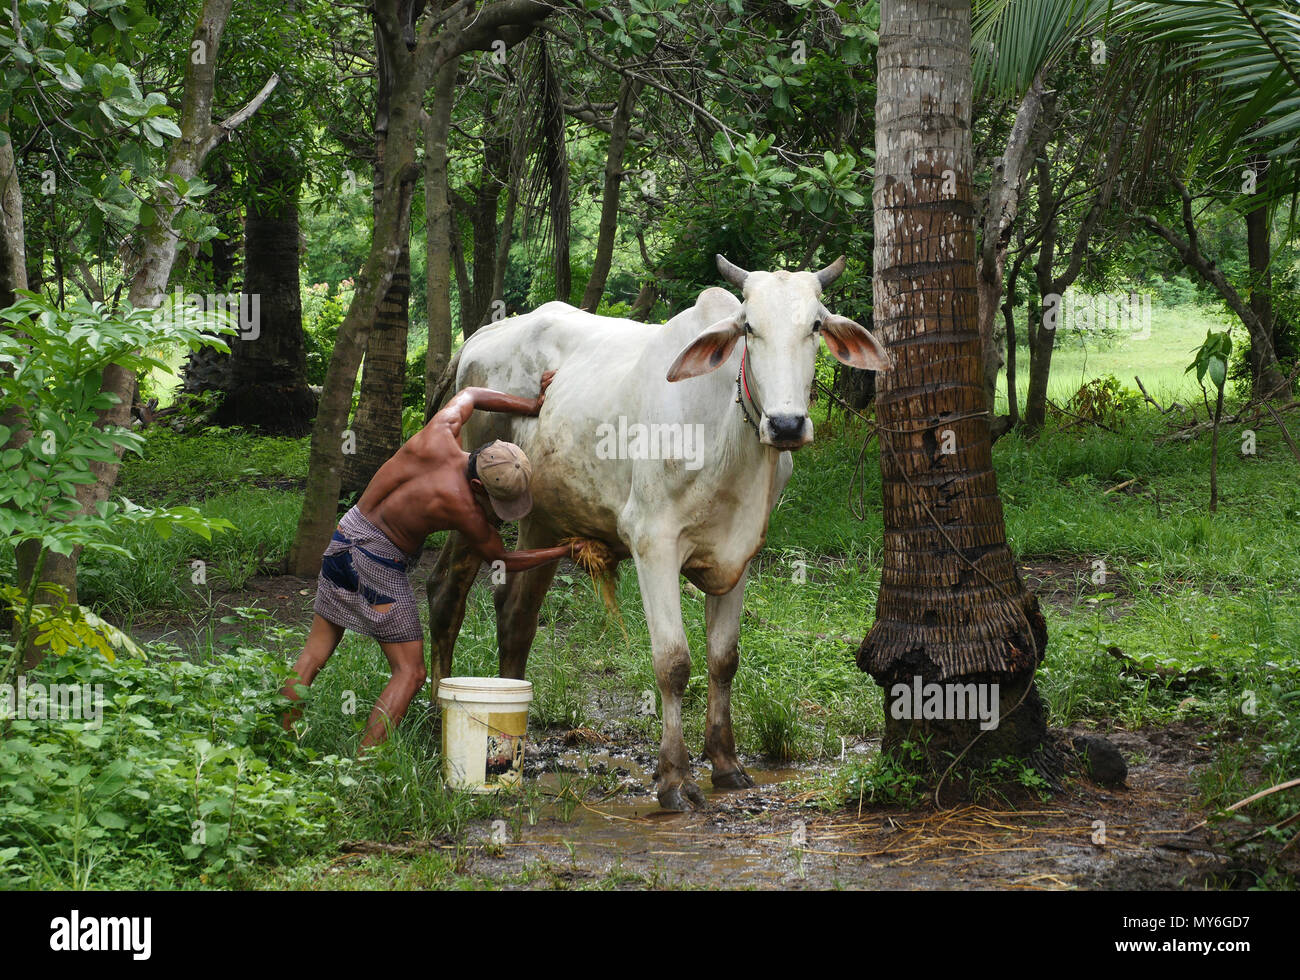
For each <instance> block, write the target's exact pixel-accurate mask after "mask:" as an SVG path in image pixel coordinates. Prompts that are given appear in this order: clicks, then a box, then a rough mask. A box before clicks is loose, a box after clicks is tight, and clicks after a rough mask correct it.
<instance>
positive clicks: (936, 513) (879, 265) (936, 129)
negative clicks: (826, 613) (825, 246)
mask: <svg viewBox="0 0 1300 980" xmlns="http://www.w3.org/2000/svg"><path fill="white" fill-rule="evenodd" d="M880 9H881V18H880V19H881V24H880V48H879V60H878V65H879V69H878V82H877V86H878V87H877V100H876V174H875V189H874V193H873V203H874V218H875V242H876V246H875V261H874V269H875V275H874V277H873V290H874V298H875V308H874V314H873V315H874V320H875V323H876V325H877V327H878V328H879V330H880V332H881V334H882V336H883V338H884V340H885V342H886V344H887V345H888V346H889V348H890V350H891V352H892V354H893V355H894V357H895V358H896V365H895V368H894V370H892V371H888V372H883V373H882V374H881V375H880V377H879V378H877V395H876V413H877V418H878V419H879V421H880V424H881V426H882V429H881V432H880V442H881V447H882V451H881V456H880V468H881V476H882V481H883V497H884V525H885V547H884V567H883V569H882V575H881V586H880V595H879V599H878V601H877V606H876V622H875V624H874V625H873V626H872V628H871V631H870V632H869V633H868V634H867V636H866V638H865V639H864V640H863V641H862V645H861V647H860V648H859V650H858V665H859V666H860V667H861V668H862V669H863V670H865V671H868V672H870V674H871V675H872V677H873V678H874V679H875V680H876V682H877V683H878V684H880V685H881V686H882V687H883V688H885V691H886V704H885V718H886V721H885V725H886V729H885V750H886V751H889V752H891V753H896V752H897V750H898V747H899V745H900V744H901V743H902V742H903V741H904V740H919V739H921V738H922V737H927V736H928V738H929V741H928V742H927V744H926V753H927V755H928V757H929V761H930V762H931V764H938V763H939V762H941V761H948V760H951V759H952V757H953V755H951V754H949V753H952V754H957V753H962V752H965V753H966V755H965V762H966V763H967V764H969V765H979V764H982V763H983V762H985V761H987V760H989V759H992V758H994V757H998V756H1002V755H1007V754H1017V755H1027V754H1029V753H1031V752H1033V751H1034V750H1035V749H1036V748H1037V747H1038V746H1039V745H1040V744H1041V743H1042V741H1043V738H1044V736H1045V734H1046V721H1045V717H1044V712H1043V707H1042V704H1041V701H1040V700H1039V698H1038V696H1037V692H1036V690H1035V687H1034V682H1033V677H1034V671H1035V668H1036V667H1037V665H1038V664H1039V662H1040V661H1041V660H1042V657H1043V651H1044V647H1045V645H1046V639H1047V636H1046V626H1045V624H1044V621H1043V618H1042V616H1041V615H1040V614H1039V612H1038V603H1037V599H1036V598H1035V597H1034V595H1033V593H1032V592H1028V591H1026V589H1025V588H1024V585H1023V583H1022V582H1021V580H1020V577H1019V575H1018V573H1017V570H1016V566H1015V563H1014V561H1013V560H1012V555H1011V551H1010V549H1009V548H1008V547H1007V543H1006V529H1005V526H1004V523H1003V515H1002V503H1001V500H1000V499H999V497H998V492H997V479H996V476H995V474H994V471H993V466H992V441H991V439H990V436H989V425H988V419H987V417H986V415H985V414H984V412H985V408H986V400H985V395H984V384H983V343H982V341H981V337H980V331H979V298H978V292H977V284H976V278H975V227H974V217H973V215H974V207H973V201H972V189H971V177H972V156H973V153H972V149H971V135H970V134H971V128H970V123H971V88H972V80H971V60H970V2H969V0H914V2H910V3H903V2H901V0H883V2H882V3H881V8H880ZM945 173H948V176H949V178H954V177H955V183H956V193H955V194H945V193H944V185H945V183H948V182H949V181H948V180H946V179H945ZM914 678H920V679H921V681H922V683H974V684H997V685H998V686H999V687H998V692H997V702H998V704H999V706H1000V707H999V719H1000V721H999V724H998V725H997V727H996V728H994V729H992V730H990V731H987V732H986V731H982V729H981V728H980V723H979V721H978V720H972V719H971V718H969V717H961V718H958V717H953V716H952V715H953V714H955V713H949V716H948V717H943V718H931V719H926V720H907V719H904V718H899V717H897V714H898V711H897V710H896V709H897V707H898V705H899V703H900V702H899V699H898V696H897V694H896V692H895V689H894V687H895V685H897V684H906V685H911V684H912V682H913V680H914ZM986 690H988V691H989V692H990V693H991V689H986Z"/></svg>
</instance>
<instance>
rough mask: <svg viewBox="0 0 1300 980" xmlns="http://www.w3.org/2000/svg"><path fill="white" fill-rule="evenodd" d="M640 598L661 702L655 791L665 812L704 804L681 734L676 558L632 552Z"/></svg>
mask: <svg viewBox="0 0 1300 980" xmlns="http://www.w3.org/2000/svg"><path fill="white" fill-rule="evenodd" d="M634 558H635V560H636V572H637V578H638V580H639V582H640V585H641V601H642V603H643V604H644V605H645V614H646V624H647V625H648V626H649V627H650V649H651V651H652V653H653V655H654V667H655V680H656V681H657V682H658V683H659V695H660V698H661V699H662V705H663V712H662V714H663V738H662V740H661V741H660V744H659V772H658V786H657V791H658V795H659V805H660V806H661V807H663V808H664V809H665V810H689V809H691V808H692V807H702V806H704V794H703V793H702V792H700V788H699V786H697V785H696V784H695V782H694V781H693V780H692V779H691V760H690V756H689V755H688V754H687V752H686V740H685V739H684V738H683V737H682V695H683V694H684V693H685V692H686V683H687V681H689V680H690V679H691V651H690V648H689V647H688V646H687V644H686V630H685V628H684V627H683V626H682V595H681V582H680V578H679V576H680V568H681V562H680V559H679V558H678V556H677V554H676V553H675V552H668V551H666V550H664V549H663V548H662V546H660V548H658V549H656V550H655V551H653V552H650V553H642V552H640V551H639V550H637V551H635V552H634Z"/></svg>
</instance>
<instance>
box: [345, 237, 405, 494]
mask: <svg viewBox="0 0 1300 980" xmlns="http://www.w3.org/2000/svg"><path fill="white" fill-rule="evenodd" d="M410 299H411V250H410V248H409V247H408V248H403V249H402V254H401V255H400V256H398V259H397V268H396V269H395V270H394V272H393V283H392V285H391V286H389V287H388V293H387V294H386V295H385V296H384V301H383V303H382V305H381V306H380V307H379V313H378V315H377V316H376V317H375V325H374V328H373V329H372V330H371V331H370V338H369V340H367V341H366V357H365V362H364V366H363V367H362V371H361V398H360V400H359V401H358V402H357V412H356V416H355V418H353V420H352V431H353V433H354V434H355V436H356V443H355V447H354V448H355V449H356V452H354V453H351V454H349V455H348V456H347V459H346V461H345V462H344V464H343V483H342V491H343V492H344V493H355V492H360V491H362V490H364V489H365V488H366V485H367V484H369V483H370V478H371V477H373V476H374V475H375V472H376V471H377V470H378V469H379V467H381V466H383V465H384V463H386V462H387V461H388V460H389V458H390V457H391V456H392V455H393V454H394V453H395V452H397V450H398V449H400V448H401V446H402V392H403V389H404V388H405V387H406V335H407V333H408V331H409V330H410V325H411V317H410Z"/></svg>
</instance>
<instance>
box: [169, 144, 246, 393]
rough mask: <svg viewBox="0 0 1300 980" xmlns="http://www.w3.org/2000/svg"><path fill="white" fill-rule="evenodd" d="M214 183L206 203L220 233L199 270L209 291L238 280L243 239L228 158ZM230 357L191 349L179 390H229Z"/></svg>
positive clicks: (227, 287)
mask: <svg viewBox="0 0 1300 980" xmlns="http://www.w3.org/2000/svg"><path fill="white" fill-rule="evenodd" d="M212 184H213V186H214V188H215V189H214V190H213V191H212V193H211V194H209V195H208V197H207V199H206V200H205V202H204V203H205V205H206V209H207V211H208V212H209V213H210V214H211V217H212V221H213V223H214V224H215V225H216V226H217V227H218V228H219V229H220V230H221V235H220V236H218V237H217V238H213V239H212V240H211V241H210V242H209V243H208V244H209V246H210V247H211V250H212V254H211V257H210V258H209V259H208V260H207V261H204V262H201V263H199V270H200V275H201V277H202V278H203V279H206V281H207V282H206V285H207V286H208V289H207V290H206V291H207V292H210V293H223V294H224V293H229V292H230V289H231V284H232V283H233V282H234V281H235V268H236V265H237V263H238V258H239V247H240V240H241V239H242V238H243V228H242V222H241V221H240V217H241V214H242V210H241V206H242V202H241V201H239V200H237V199H236V198H235V194H234V187H233V180H232V175H231V172H230V166H229V164H228V163H226V162H225V161H222V163H221V165H220V166H219V167H218V168H217V170H216V173H214V174H213V175H212ZM230 357H231V355H230V354H229V353H226V352H223V351H219V350H217V349H216V348H215V347H200V348H199V349H198V350H196V351H191V352H190V354H189V356H188V357H186V359H185V367H184V369H183V370H182V371H181V383H180V390H181V391H182V392H184V393H185V394H191V395H193V394H198V393H199V392H204V391H221V392H225V391H227V390H228V389H229V388H230Z"/></svg>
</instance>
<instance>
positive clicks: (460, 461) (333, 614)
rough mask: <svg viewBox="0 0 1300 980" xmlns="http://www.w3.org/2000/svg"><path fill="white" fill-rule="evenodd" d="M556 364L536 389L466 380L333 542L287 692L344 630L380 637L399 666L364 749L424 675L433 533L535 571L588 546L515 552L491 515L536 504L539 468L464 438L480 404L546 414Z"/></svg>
mask: <svg viewBox="0 0 1300 980" xmlns="http://www.w3.org/2000/svg"><path fill="white" fill-rule="evenodd" d="M554 373H555V372H554V371H547V372H546V373H545V374H543V375H542V383H541V391H540V392H539V393H538V395H537V397H536V398H520V397H518V396H516V395H505V394H502V393H501V392H499V391H492V390H491V389H490V388H466V389H465V390H464V391H462V392H459V393H458V394H457V395H455V396H454V397H453V398H452V399H451V401H449V402H448V403H447V405H446V407H445V408H443V410H442V411H440V412H439V413H438V414H437V415H435V416H434V417H433V418H432V419H430V420H429V422H428V424H427V425H425V427H424V428H423V429H421V430H420V431H419V432H417V433H416V434H415V435H414V436H412V437H411V438H410V439H409V440H408V441H407V442H406V444H405V445H404V446H402V448H401V449H399V450H398V451H397V453H396V454H395V455H394V456H393V458H392V459H390V460H389V461H388V462H386V463H385V464H384V465H383V466H381V467H380V468H379V472H377V473H376V474H375V476H374V478H373V479H372V480H371V481H370V485H369V486H367V487H366V492H365V493H363V494H362V495H361V499H360V500H358V501H357V504H356V506H355V507H353V508H352V509H351V510H350V511H348V512H347V513H346V514H345V515H343V519H342V520H341V521H340V522H339V526H338V529H337V530H336V531H335V532H334V537H333V539H332V540H331V541H330V544H329V547H328V548H326V549H325V555H324V557H323V559H322V561H321V572H320V578H319V579H318V580H317V583H316V602H315V612H316V615H315V617H314V618H313V619H312V625H311V632H310V633H309V634H308V636H307V644H306V646H305V647H304V649H303V651H302V656H300V657H299V658H298V663H297V664H296V665H295V666H294V674H295V675H296V676H294V677H292V678H291V679H290V680H289V682H288V683H287V684H285V686H284V689H283V691H282V693H283V694H284V696H285V697H287V698H289V699H290V700H293V701H297V700H299V699H300V697H301V695H300V694H299V692H298V685H300V684H301V685H310V684H311V682H312V680H313V679H314V678H315V677H316V674H317V673H318V672H319V671H320V669H321V667H323V666H324V665H325V661H326V660H328V659H329V658H330V656H331V654H333V653H334V650H335V649H336V648H337V647H338V645H339V641H340V640H341V639H342V638H343V631H344V629H351V630H354V631H356V632H359V633H364V634H365V635H367V636H372V637H374V638H375V639H376V640H378V641H379V646H380V648H381V649H382V650H383V651H384V656H385V657H387V658H388V663H389V665H390V666H391V667H392V671H393V673H392V678H391V679H390V680H389V682H388V685H387V686H386V687H385V688H384V690H383V693H382V694H380V695H379V700H378V701H376V702H375V707H374V710H373V711H372V712H371V713H370V720H369V723H368V724H367V726H366V734H365V737H364V738H363V739H362V740H361V748H362V749H363V750H364V749H365V748H367V747H369V746H372V745H377V744H378V743H380V742H382V741H384V739H386V738H387V737H388V732H389V730H390V728H391V727H392V726H395V725H396V724H397V723H398V722H399V721H401V720H402V716H403V715H404V714H405V713H406V708H407V706H408V705H409V704H410V703H411V698H412V697H413V696H414V695H415V692H416V691H417V690H419V688H420V686H421V685H422V684H423V683H424V681H425V678H426V673H425V668H424V630H423V628H422V627H421V625H420V615H419V611H418V608H417V606H416V604H415V594H414V592H412V591H411V583H410V581H409V580H408V578H407V574H408V573H409V572H410V571H411V570H412V569H414V568H415V565H416V562H417V561H418V560H419V557H420V551H421V549H422V547H423V545H424V539H425V538H426V537H428V536H429V535H430V534H432V533H433V532H434V531H447V530H454V531H459V532H460V533H461V534H462V535H464V537H465V539H466V540H467V541H468V543H469V544H470V546H471V547H472V548H473V549H474V550H475V551H476V552H478V554H479V556H480V557H482V558H483V560H484V561H487V562H494V561H502V562H504V563H505V570H506V571H507V572H522V571H525V570H526V569H529V568H536V567H537V566H538V565H544V564H546V563H547V562H551V561H557V560H558V559H560V558H564V557H572V556H575V555H576V554H577V553H578V551H579V550H580V546H577V545H574V546H570V545H557V546H556V547H553V548H534V549H531V550H528V551H506V549H505V543H504V542H503V541H502V540H501V535H500V534H498V533H497V529H496V527H495V526H494V524H493V515H495V517H496V518H497V519H500V520H506V521H513V520H518V519H519V518H521V517H523V516H524V515H525V514H527V513H528V511H529V510H530V509H531V508H532V505H533V501H532V496H531V495H530V494H529V492H528V481H529V478H530V477H531V475H532V467H531V466H530V465H529V463H528V459H527V457H526V456H524V454H523V451H522V450H521V449H520V448H519V447H518V446H516V445H513V444H512V443H508V442H501V441H497V442H493V443H490V444H489V445H487V446H483V447H480V448H479V449H477V450H475V451H474V452H473V453H467V452H465V451H464V450H463V449H461V447H460V430H461V426H463V425H464V424H465V421H466V420H467V419H468V418H469V417H470V415H471V414H472V413H473V412H474V410H475V409H480V410H482V411H486V412H512V413H514V414H516V415H531V416H536V415H537V413H538V412H540V411H541V410H542V404H543V403H544V402H545V400H546V388H547V386H548V385H550V383H551V377H552V376H553V375H554ZM300 714H301V709H298V708H294V709H292V710H290V711H289V712H287V713H286V714H285V716H284V727H285V730H286V731H288V730H290V729H291V728H292V725H293V723H294V722H295V721H296V720H297V719H298V717H299V715H300Z"/></svg>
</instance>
